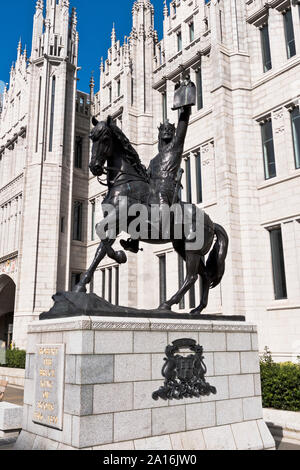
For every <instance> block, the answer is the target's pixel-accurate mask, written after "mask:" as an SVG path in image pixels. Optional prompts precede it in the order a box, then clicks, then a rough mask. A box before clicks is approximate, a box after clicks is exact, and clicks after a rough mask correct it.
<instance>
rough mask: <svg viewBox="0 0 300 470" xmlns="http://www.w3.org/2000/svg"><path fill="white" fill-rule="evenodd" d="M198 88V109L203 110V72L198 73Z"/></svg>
mask: <svg viewBox="0 0 300 470" xmlns="http://www.w3.org/2000/svg"><path fill="white" fill-rule="evenodd" d="M196 87H197V109H198V110H199V109H202V108H203V86H202V70H201V68H200V69H198V70H197V71H196Z"/></svg>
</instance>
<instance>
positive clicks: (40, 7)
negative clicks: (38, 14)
mask: <svg viewBox="0 0 300 470" xmlns="http://www.w3.org/2000/svg"><path fill="white" fill-rule="evenodd" d="M35 9H36V10H44V1H43V0H37V2H36V5H35Z"/></svg>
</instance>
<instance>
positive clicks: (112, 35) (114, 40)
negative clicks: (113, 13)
mask: <svg viewBox="0 0 300 470" xmlns="http://www.w3.org/2000/svg"><path fill="white" fill-rule="evenodd" d="M111 40H112V42H116V30H115V23H113V28H112V32H111Z"/></svg>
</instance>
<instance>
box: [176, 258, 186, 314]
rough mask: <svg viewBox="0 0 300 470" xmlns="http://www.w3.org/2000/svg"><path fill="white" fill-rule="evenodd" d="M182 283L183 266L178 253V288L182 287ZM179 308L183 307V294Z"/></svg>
mask: <svg viewBox="0 0 300 470" xmlns="http://www.w3.org/2000/svg"><path fill="white" fill-rule="evenodd" d="M183 283H184V266H183V259H182V258H181V256H179V255H178V289H180V288H181V287H182V285H183ZM179 308H180V309H182V310H183V309H184V308H185V300H184V296H183V297H182V299H181V301H180V303H179Z"/></svg>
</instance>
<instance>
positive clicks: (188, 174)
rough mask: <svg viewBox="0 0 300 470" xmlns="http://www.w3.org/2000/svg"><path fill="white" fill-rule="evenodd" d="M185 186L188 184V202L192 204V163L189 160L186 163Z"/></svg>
mask: <svg viewBox="0 0 300 470" xmlns="http://www.w3.org/2000/svg"><path fill="white" fill-rule="evenodd" d="M185 178H186V179H185V182H186V183H185V184H186V186H185V187H186V202H189V203H191V202H192V181H191V161H190V159H189V158H188V159H187V160H186V162H185Z"/></svg>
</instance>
